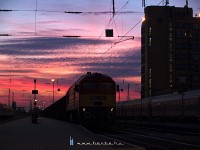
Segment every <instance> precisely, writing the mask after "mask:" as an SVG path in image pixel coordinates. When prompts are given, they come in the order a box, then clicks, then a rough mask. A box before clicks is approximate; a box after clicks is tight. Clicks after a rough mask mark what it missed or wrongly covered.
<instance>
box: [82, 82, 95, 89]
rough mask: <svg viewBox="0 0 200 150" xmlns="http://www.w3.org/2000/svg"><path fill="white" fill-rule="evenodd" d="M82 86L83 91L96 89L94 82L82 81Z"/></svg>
mask: <svg viewBox="0 0 200 150" xmlns="http://www.w3.org/2000/svg"><path fill="white" fill-rule="evenodd" d="M82 88H83V90H85V91H95V90H97V83H95V82H83V83H82Z"/></svg>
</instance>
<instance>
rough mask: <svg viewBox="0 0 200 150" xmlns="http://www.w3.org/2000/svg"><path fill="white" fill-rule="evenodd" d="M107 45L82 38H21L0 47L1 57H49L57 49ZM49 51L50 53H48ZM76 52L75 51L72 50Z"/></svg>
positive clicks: (101, 41)
mask: <svg viewBox="0 0 200 150" xmlns="http://www.w3.org/2000/svg"><path fill="white" fill-rule="evenodd" d="M102 43H108V41H106V40H94V39H82V38H50V37H49V38H47V37H46V38H44V37H35V38H22V39H10V40H8V41H3V44H1V47H0V54H1V55H49V54H54V53H56V52H57V50H59V49H63V48H65V49H66V50H67V47H75V46H77V45H82V46H84V45H90V44H97V45H98V44H102ZM49 50H51V51H49ZM74 51H76V49H74Z"/></svg>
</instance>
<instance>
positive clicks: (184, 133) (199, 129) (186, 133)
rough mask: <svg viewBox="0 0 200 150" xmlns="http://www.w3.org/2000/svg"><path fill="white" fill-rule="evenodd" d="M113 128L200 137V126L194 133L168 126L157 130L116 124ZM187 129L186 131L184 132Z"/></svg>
mask: <svg viewBox="0 0 200 150" xmlns="http://www.w3.org/2000/svg"><path fill="white" fill-rule="evenodd" d="M113 127H115V128H122V129H124V128H125V129H129V130H134V131H135V129H142V130H145V131H155V132H161V133H162V132H166V133H174V134H180V135H191V136H200V126H199V128H195V129H194V130H193V131H186V130H187V128H186V127H185V128H182V129H179V130H177V129H176V128H175V129H169V128H167V126H165V127H162V128H156V127H148V126H139V125H122V124H115V125H114V126H113ZM184 129H186V130H184Z"/></svg>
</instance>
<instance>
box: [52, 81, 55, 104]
mask: <svg viewBox="0 0 200 150" xmlns="http://www.w3.org/2000/svg"><path fill="white" fill-rule="evenodd" d="M51 81H52V82H53V103H54V81H55V80H54V79H51Z"/></svg>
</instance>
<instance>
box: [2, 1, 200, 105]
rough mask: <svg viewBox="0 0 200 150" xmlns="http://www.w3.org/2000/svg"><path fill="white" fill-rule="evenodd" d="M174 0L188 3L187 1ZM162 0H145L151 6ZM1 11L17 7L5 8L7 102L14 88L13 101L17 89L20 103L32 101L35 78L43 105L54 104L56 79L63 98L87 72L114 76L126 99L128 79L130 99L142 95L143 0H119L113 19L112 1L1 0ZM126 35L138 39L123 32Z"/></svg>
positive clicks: (172, 3) (4, 96) (196, 5)
mask: <svg viewBox="0 0 200 150" xmlns="http://www.w3.org/2000/svg"><path fill="white" fill-rule="evenodd" d="M160 2H161V3H160ZM169 2H170V4H169V5H170V6H177V7H183V6H184V5H185V0H170V1H169ZM159 3H160V5H163V3H162V1H161V0H146V5H147V6H149V5H158V4H159ZM189 7H192V8H193V10H194V14H195V13H198V12H200V3H199V0H189ZM0 10H13V11H0V22H1V23H0V35H2V34H8V35H12V36H0V103H5V104H8V91H9V89H10V90H11V98H10V99H11V101H12V93H14V100H15V101H16V102H17V106H28V105H29V101H30V100H32V101H33V95H32V94H31V91H32V90H33V89H34V82H33V81H34V79H36V80H37V87H36V88H37V89H38V91H39V94H38V95H37V99H38V104H39V105H41V104H42V103H43V102H46V106H47V105H49V104H51V103H52V90H53V86H52V82H51V79H53V78H54V79H55V80H56V81H55V100H58V99H59V98H61V97H62V96H64V95H65V93H66V91H67V89H68V88H69V86H70V85H71V84H73V83H74V82H75V81H76V80H77V79H78V78H79V77H80V76H81V75H83V74H85V73H86V72H88V71H90V72H100V73H103V74H107V75H109V76H111V77H112V78H113V79H114V80H115V81H116V83H117V84H120V87H121V88H123V89H124V91H123V93H121V100H126V99H127V84H130V93H131V95H130V98H131V99H135V98H140V93H139V91H140V32H141V31H140V28H141V21H140V20H141V19H142V17H143V16H144V8H143V7H142V2H141V0H115V10H116V14H115V17H114V18H112V13H108V12H110V11H112V0H37V1H36V0H0ZM65 11H66V12H83V13H80V14H71V13H64V12H65ZM110 20H111V21H110ZM109 21H110V23H109ZM105 29H113V30H114V36H115V37H112V38H108V37H105V35H104V32H105ZM63 35H70V36H81V37H79V38H64V37H62V36H63ZM124 35H126V36H134V37H135V38H134V40H132V39H130V37H123V38H121V37H118V36H124ZM58 88H60V89H61V91H59V92H58V91H57V89H58ZM117 100H118V97H117Z"/></svg>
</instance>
